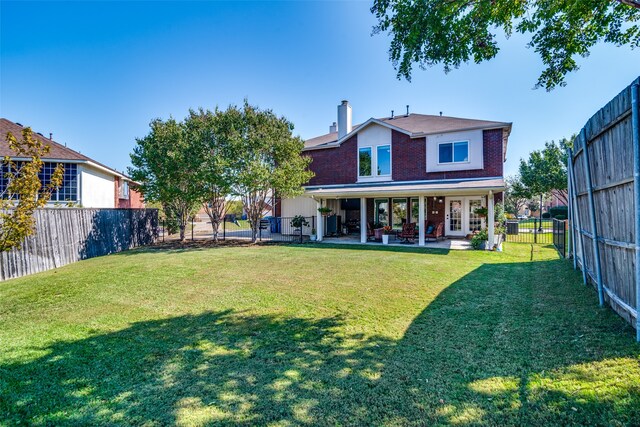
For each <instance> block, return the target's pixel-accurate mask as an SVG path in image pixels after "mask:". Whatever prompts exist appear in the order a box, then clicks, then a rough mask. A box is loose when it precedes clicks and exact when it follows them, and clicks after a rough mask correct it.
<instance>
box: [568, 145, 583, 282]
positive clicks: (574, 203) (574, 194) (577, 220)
mask: <svg viewBox="0 0 640 427" xmlns="http://www.w3.org/2000/svg"><path fill="white" fill-rule="evenodd" d="M568 155H569V180H570V184H571V188H572V190H573V191H572V192H571V197H572V198H573V201H572V203H571V206H572V207H573V218H574V220H575V234H576V237H577V239H578V240H579V241H580V269H581V270H582V281H583V282H584V284H585V285H586V284H587V266H586V265H585V262H584V236H583V234H582V227H581V226H580V210H579V209H578V193H577V190H576V173H575V170H574V169H573V150H572V149H568ZM573 247H574V249H575V244H574V245H573ZM576 261H577V257H576Z"/></svg>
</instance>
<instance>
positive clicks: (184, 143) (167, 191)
mask: <svg viewBox="0 0 640 427" xmlns="http://www.w3.org/2000/svg"><path fill="white" fill-rule="evenodd" d="M149 127H150V128H151V131H150V132H149V134H148V135H147V136H145V137H144V138H138V139H136V147H135V148H134V149H133V153H132V154H131V163H132V165H133V167H131V168H129V173H130V174H131V176H132V178H133V179H134V180H136V181H138V182H140V183H141V184H140V187H139V188H140V191H141V192H142V194H143V195H144V198H145V200H148V201H150V202H159V203H161V204H162V206H163V208H164V211H165V213H166V214H167V215H168V216H170V217H171V218H173V219H175V221H176V222H177V225H178V228H179V230H180V241H183V240H184V237H185V229H186V226H187V222H188V220H189V217H190V216H191V215H193V213H194V211H195V210H196V208H197V206H198V203H199V201H200V200H199V197H200V192H199V190H200V189H199V188H198V181H197V180H196V176H197V172H198V167H199V157H198V156H194V155H193V154H194V153H193V151H192V146H191V143H190V141H189V139H188V138H187V132H186V128H185V125H184V123H180V122H177V121H176V120H174V119H173V118H170V119H169V120H167V121H162V120H160V119H156V120H153V121H152V122H151V123H150V125H149Z"/></svg>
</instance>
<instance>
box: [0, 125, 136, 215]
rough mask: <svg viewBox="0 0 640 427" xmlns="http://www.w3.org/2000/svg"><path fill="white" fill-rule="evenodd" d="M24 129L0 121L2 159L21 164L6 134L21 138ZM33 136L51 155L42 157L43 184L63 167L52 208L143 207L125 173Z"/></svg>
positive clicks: (0, 185) (1, 182)
mask: <svg viewBox="0 0 640 427" xmlns="http://www.w3.org/2000/svg"><path fill="white" fill-rule="evenodd" d="M22 130H23V127H22V125H21V124H20V123H14V122H12V121H10V120H7V119H4V118H0V156H2V157H5V156H6V157H10V158H11V159H12V160H14V161H22V160H28V159H21V158H17V157H15V153H14V152H13V151H12V150H11V149H10V148H9V144H8V143H7V141H6V136H7V133H9V132H10V133H11V134H12V135H14V136H15V137H16V138H18V139H21V138H22ZM33 137H34V138H36V139H37V140H39V141H40V142H42V143H43V144H45V145H48V146H49V153H48V154H47V155H46V158H43V159H42V160H43V161H44V166H43V168H42V170H41V171H40V174H39V176H40V181H41V182H42V183H43V184H45V185H46V184H48V183H49V180H50V179H51V175H52V174H53V171H54V170H55V168H56V166H57V165H58V164H62V165H63V167H64V176H63V180H62V185H61V186H60V187H59V188H57V189H56V190H55V191H54V192H53V193H52V194H51V199H50V200H49V203H48V205H49V206H60V207H66V206H70V207H75V206H82V207H85V208H143V207H144V201H143V199H142V195H141V194H140V193H139V192H138V191H136V190H135V189H133V188H131V187H130V184H135V183H133V181H132V180H131V178H129V177H128V176H126V175H125V174H123V173H121V172H118V171H117V170H115V169H112V168H110V167H108V166H105V165H103V164H101V163H99V162H97V161H95V160H93V159H91V158H89V157H87V156H85V155H84V154H81V153H79V152H77V151H75V150H72V149H71V148H69V147H67V146H66V145H63V144H59V143H57V142H56V141H54V140H53V138H52V137H51V135H49V138H47V137H45V136H44V135H42V134H40V133H36V132H35V131H34V133H33ZM5 173H6V171H4V172H3V173H0V193H4V191H5V188H6V185H7V179H6V177H5Z"/></svg>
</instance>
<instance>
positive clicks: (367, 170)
mask: <svg viewBox="0 0 640 427" xmlns="http://www.w3.org/2000/svg"><path fill="white" fill-rule="evenodd" d="M371 166H372V158H371V147H362V148H360V149H359V150H358V176H371Z"/></svg>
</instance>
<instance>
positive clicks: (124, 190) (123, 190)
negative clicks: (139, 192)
mask: <svg viewBox="0 0 640 427" xmlns="http://www.w3.org/2000/svg"><path fill="white" fill-rule="evenodd" d="M118 190H119V191H118V197H119V198H121V199H128V198H129V181H120V188H119V189H118Z"/></svg>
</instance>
